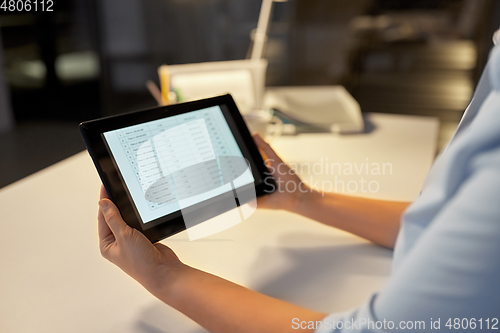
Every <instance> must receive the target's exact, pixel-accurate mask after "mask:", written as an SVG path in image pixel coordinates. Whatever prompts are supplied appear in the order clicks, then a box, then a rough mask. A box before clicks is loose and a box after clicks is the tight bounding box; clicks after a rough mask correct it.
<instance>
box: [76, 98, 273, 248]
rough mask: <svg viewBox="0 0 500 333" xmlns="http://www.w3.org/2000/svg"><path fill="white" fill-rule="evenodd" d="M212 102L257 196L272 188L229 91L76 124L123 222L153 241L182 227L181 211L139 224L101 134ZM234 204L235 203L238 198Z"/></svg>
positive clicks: (267, 172) (268, 176)
mask: <svg viewBox="0 0 500 333" xmlns="http://www.w3.org/2000/svg"><path fill="white" fill-rule="evenodd" d="M213 106H220V107H221V110H222V114H223V115H224V118H225V119H226V121H227V123H228V125H229V128H230V130H231V132H232V134H233V136H234V137H235V140H236V142H237V143H238V146H239V147H240V150H241V151H242V153H243V156H244V157H245V158H246V159H247V160H248V161H249V162H250V164H251V167H252V168H251V169H252V174H253V176H254V179H255V182H254V186H255V190H256V195H257V196H261V195H265V194H268V193H271V192H273V191H274V190H275V188H276V186H275V183H274V180H273V179H272V177H271V176H270V174H269V171H268V169H267V167H266V165H265V163H264V161H263V159H262V156H261V155H260V153H259V150H258V148H257V146H256V145H255V142H254V140H253V138H252V136H251V134H250V132H249V130H248V128H247V126H246V124H245V122H244V120H243V118H242V116H241V114H240V112H239V111H238V108H237V106H236V104H235V103H234V100H233V98H232V97H231V95H229V94H228V95H222V96H217V97H212V98H207V99H203V100H198V101H192V102H186V103H180V104H174V105H167V106H161V107H156V108H151V109H146V110H142V111H136V112H130V113H126V114H121V115H117V116H111V117H106V118H101V119H96V120H91V121H85V122H82V123H81V124H80V125H79V129H80V133H81V134H82V136H83V139H84V141H85V145H86V146H87V150H88V152H89V154H90V156H91V158H92V160H93V162H94V165H95V167H96V169H97V172H98V173H99V177H100V178H101V181H102V183H103V184H104V187H105V188H106V191H107V193H108V195H109V197H110V199H111V200H112V201H113V202H114V203H115V204H116V205H117V207H118V209H119V210H120V213H121V214H122V217H123V219H124V220H125V222H127V224H128V225H130V226H131V227H133V228H135V229H137V230H139V231H141V232H142V233H143V234H144V235H145V236H146V237H147V238H148V239H149V240H150V241H151V242H153V243H154V242H157V241H159V240H161V239H164V238H166V237H169V236H172V235H174V234H176V233H178V232H181V231H183V230H185V229H186V227H185V224H184V220H183V218H182V213H181V212H180V211H176V212H174V213H171V214H169V215H166V216H163V217H160V218H158V219H156V220H154V221H151V222H148V223H147V224H143V223H142V222H141V219H140V216H139V214H138V212H137V210H136V208H135V204H134V203H133V200H132V198H131V196H130V195H129V193H128V188H127V186H126V185H125V182H124V181H123V179H122V177H121V173H120V171H119V170H118V167H117V165H116V163H115V162H114V158H113V156H112V154H111V153H110V151H109V149H108V147H107V143H106V141H105V139H104V138H103V135H102V134H103V133H105V132H108V131H113V130H117V129H120V128H124V127H128V126H133V125H137V124H141V123H146V122H149V121H153V120H158V119H163V118H167V117H171V116H176V115H180V114H184V113H188V112H191V111H197V110H201V109H205V108H209V107H213ZM218 199H219V197H215V198H213V199H210V200H212V201H214V202H216V201H217V200H218ZM206 203H207V202H202V203H200V204H199V205H200V207H207V206H206ZM237 204H238V205H239V202H238V201H237ZM143 226H146V227H143Z"/></svg>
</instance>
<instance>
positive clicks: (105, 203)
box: [99, 200, 109, 211]
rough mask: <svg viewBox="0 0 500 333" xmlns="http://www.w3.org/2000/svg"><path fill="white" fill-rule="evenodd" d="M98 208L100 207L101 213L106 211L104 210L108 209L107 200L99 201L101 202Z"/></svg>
mask: <svg viewBox="0 0 500 333" xmlns="http://www.w3.org/2000/svg"><path fill="white" fill-rule="evenodd" d="M99 206H100V207H101V209H102V210H103V211H104V210H106V209H108V207H109V202H108V200H101V201H99Z"/></svg>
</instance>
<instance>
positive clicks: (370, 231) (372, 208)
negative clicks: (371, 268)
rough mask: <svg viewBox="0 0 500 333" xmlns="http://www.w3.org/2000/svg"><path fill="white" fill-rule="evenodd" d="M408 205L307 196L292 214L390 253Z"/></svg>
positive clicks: (315, 195)
mask: <svg viewBox="0 0 500 333" xmlns="http://www.w3.org/2000/svg"><path fill="white" fill-rule="evenodd" d="M408 205H409V203H408V202H397V201H384V200H374V199H366V198H360V197H352V196H346V195H340V194H336V193H327V194H324V196H323V195H322V194H320V193H318V192H309V193H307V194H305V195H304V196H303V197H302V198H301V200H300V203H299V204H298V205H297V206H295V208H294V210H293V212H294V213H297V214H300V215H303V216H305V217H308V218H311V219H313V220H316V221H318V222H321V223H324V224H327V225H330V226H332V227H335V228H339V229H342V230H345V231H347V232H350V233H352V234H355V235H357V236H360V237H363V238H365V239H367V240H369V241H372V242H373V243H376V244H378V245H381V246H384V247H387V248H391V249H392V248H394V244H395V242H396V237H397V235H398V232H399V227H400V221H401V215H402V214H403V211H404V210H405V209H406V208H407V207H408Z"/></svg>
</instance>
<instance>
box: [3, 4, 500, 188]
mask: <svg viewBox="0 0 500 333" xmlns="http://www.w3.org/2000/svg"><path fill="white" fill-rule="evenodd" d="M260 4H261V3H260V1H257V0H204V1H196V0H66V1H55V4H54V12H52V13H48V12H46V13H40V12H39V13H27V12H24V13H8V12H1V13H0V25H1V31H0V34H1V42H2V48H1V52H0V61H1V63H2V66H0V156H1V158H0V187H2V186H5V185H7V184H9V183H12V182H14V181H16V180H18V179H21V178H23V177H25V176H27V175H29V174H31V173H33V172H36V171H38V170H40V169H42V168H44V167H47V166H49V165H51V164H53V163H55V162H57V161H59V160H62V159H64V158H66V157H69V156H71V155H72V154H75V153H77V152H79V151H81V150H83V149H84V145H83V143H82V140H81V138H80V136H79V133H78V130H77V124H78V123H79V122H81V121H83V120H88V119H92V118H97V117H100V116H106V115H113V114H118V113H122V112H126V111H131V110H136V109H141V108H146V107H152V106H155V105H156V103H155V101H154V99H153V98H152V97H151V95H150V94H149V92H148V91H147V89H146V86H145V82H146V80H149V79H152V80H154V81H156V82H158V79H157V71H156V70H157V67H158V66H159V65H161V64H164V63H166V64H182V63H194V62H206V61H219V60H234V59H244V58H246V57H247V56H248V54H249V49H250V46H251V39H250V35H251V32H252V30H253V29H254V28H255V27H256V26H257V19H258V15H259V10H260ZM499 25H500V1H495V0H412V1H406V0H289V1H286V2H276V3H275V6H274V11H273V16H272V23H271V25H270V31H269V40H268V44H267V47H266V50H265V57H266V58H267V59H268V60H269V67H268V71H267V85H268V86H286V85H332V84H342V85H344V86H345V87H346V88H347V89H348V90H349V91H350V92H351V94H352V95H353V96H354V97H355V98H356V99H357V100H358V102H359V103H360V105H361V108H362V111H363V112H384V113H401V114H412V115H425V116H436V117H439V118H440V119H441V122H442V125H441V127H442V128H441V138H440V143H439V146H440V147H442V146H444V145H445V143H446V142H447V141H448V140H449V138H450V135H451V134H452V133H453V131H454V129H455V128H456V126H457V124H458V121H459V119H460V117H461V115H462V113H463V110H464V109H465V107H466V106H467V104H468V102H469V100H470V98H471V95H472V93H473V88H474V86H475V84H476V82H477V80H478V78H479V75H480V73H481V70H482V67H483V66H484V64H485V62H486V60H487V56H488V51H489V49H490V48H491V46H492V42H491V36H492V33H493V32H494V31H495V30H496V29H497V28H498V26H499Z"/></svg>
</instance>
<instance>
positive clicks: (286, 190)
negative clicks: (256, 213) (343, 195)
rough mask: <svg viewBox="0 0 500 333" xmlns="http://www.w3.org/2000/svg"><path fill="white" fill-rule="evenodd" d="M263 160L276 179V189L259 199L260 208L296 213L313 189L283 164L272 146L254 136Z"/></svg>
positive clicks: (258, 136) (256, 135)
mask: <svg viewBox="0 0 500 333" xmlns="http://www.w3.org/2000/svg"><path fill="white" fill-rule="evenodd" d="M253 139H254V141H255V143H256V144H257V147H258V148H259V150H260V151H261V155H262V158H263V159H264V162H265V163H266V165H267V168H268V169H269V174H270V175H271V176H272V177H273V178H274V182H275V184H276V189H275V191H274V192H273V193H271V194H268V195H264V196H261V197H259V198H258V199H257V207H258V208H267V209H283V210H288V211H295V210H297V209H298V207H299V206H300V205H301V204H303V202H304V198H305V197H306V196H307V194H308V193H309V194H310V193H311V192H312V191H311V189H310V188H309V187H308V186H307V185H306V184H304V183H303V182H302V181H301V180H300V178H299V177H298V176H297V175H296V174H295V171H294V170H292V169H290V167H289V166H288V165H287V164H286V163H285V162H283V160H282V159H281V158H280V157H279V156H278V155H277V154H276V153H275V152H274V150H273V149H272V148H271V146H270V145H269V144H268V143H267V142H265V141H264V139H262V137H261V136H260V135H258V134H255V135H254V136H253Z"/></svg>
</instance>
